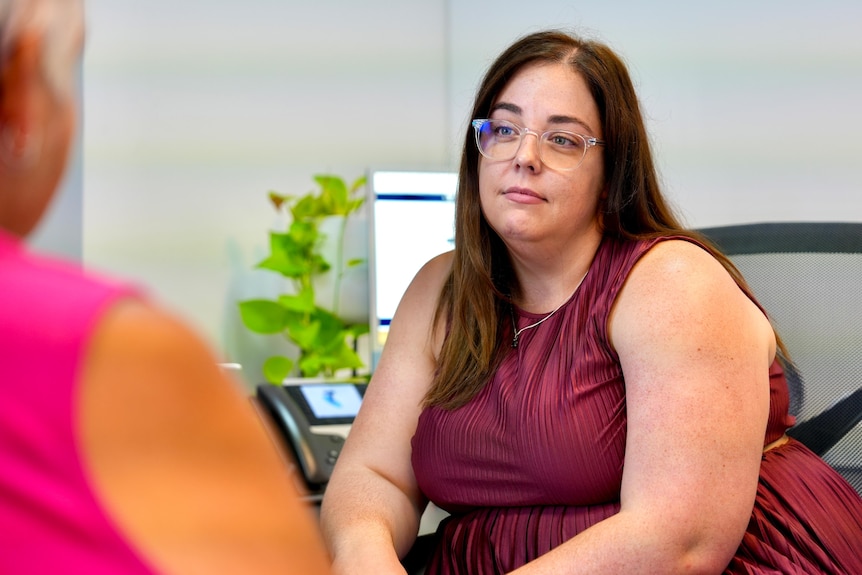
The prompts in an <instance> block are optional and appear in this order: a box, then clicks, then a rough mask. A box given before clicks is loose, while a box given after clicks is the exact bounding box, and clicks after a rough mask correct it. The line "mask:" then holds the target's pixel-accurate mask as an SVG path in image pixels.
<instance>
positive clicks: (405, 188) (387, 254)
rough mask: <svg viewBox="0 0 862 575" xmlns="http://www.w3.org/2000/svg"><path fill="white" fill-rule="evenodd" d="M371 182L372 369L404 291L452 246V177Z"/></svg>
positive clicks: (383, 175)
mask: <svg viewBox="0 0 862 575" xmlns="http://www.w3.org/2000/svg"><path fill="white" fill-rule="evenodd" d="M368 181H369V193H370V197H369V203H370V208H371V209H370V210H369V225H368V229H369V232H370V245H369V249H368V254H369V256H368V268H369V280H370V289H369V294H370V296H371V302H370V306H369V308H370V312H371V318H370V320H371V321H370V324H371V338H370V339H371V369H372V370H374V368H376V367H377V360H378V358H379V357H380V353H381V352H382V351H383V346H384V344H385V343H386V336H387V335H388V334H389V323H390V322H391V321H392V316H393V315H394V314H395V309H396V308H397V307H398V302H400V301H401V296H402V295H404V292H405V290H406V289H407V286H408V285H409V284H410V281H411V280H412V279H413V276H414V275H416V272H418V271H419V268H421V267H422V265H423V264H425V262H427V261H428V260H430V259H431V258H433V257H434V256H436V255H438V254H441V253H443V252H447V251H449V250H451V249H452V248H453V247H454V245H455V239H454V235H455V234H454V223H455V191H456V189H457V187H458V175H457V174H455V173H452V172H407V171H397V172H396V171H372V172H371V173H370V174H369V177H368Z"/></svg>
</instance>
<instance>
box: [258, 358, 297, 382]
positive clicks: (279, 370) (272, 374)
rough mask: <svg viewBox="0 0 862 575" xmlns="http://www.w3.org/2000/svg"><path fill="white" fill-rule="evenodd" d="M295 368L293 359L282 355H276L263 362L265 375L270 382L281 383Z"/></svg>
mask: <svg viewBox="0 0 862 575" xmlns="http://www.w3.org/2000/svg"><path fill="white" fill-rule="evenodd" d="M291 369H293V361H292V360H291V359H289V358H286V357H284V356H282V355H274V356H272V357H270V358H268V359H267V360H266V361H265V362H263V376H264V377H265V378H266V380H267V381H268V382H270V383H281V382H282V381H284V378H285V377H287V376H288V375H289V374H290V370H291Z"/></svg>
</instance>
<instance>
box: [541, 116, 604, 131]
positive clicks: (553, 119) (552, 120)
mask: <svg viewBox="0 0 862 575" xmlns="http://www.w3.org/2000/svg"><path fill="white" fill-rule="evenodd" d="M548 123H549V124H578V125H579V126H581V127H582V128H583V129H585V130H586V131H588V132H590V133H592V132H593V130H592V128H591V127H590V125H589V124H587V123H586V122H584V121H583V120H581V119H580V118H577V117H575V116H565V115H554V116H550V117H549V118H548Z"/></svg>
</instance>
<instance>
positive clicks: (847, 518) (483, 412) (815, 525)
mask: <svg viewBox="0 0 862 575" xmlns="http://www.w3.org/2000/svg"><path fill="white" fill-rule="evenodd" d="M664 239H668V238H664ZM657 241H661V239H659V240H651V241H644V242H628V241H618V240H613V239H610V238H605V239H604V240H603V242H602V244H601V246H600V247H599V250H598V252H597V253H596V256H595V258H594V260H593V263H592V265H591V267H590V270H589V272H588V273H587V276H586V277H585V279H584V281H583V283H582V284H581V286H580V287H579V288H578V290H577V291H576V292H575V293H574V294H573V295H572V297H571V298H570V300H569V301H568V302H566V303H565V304H564V305H563V306H562V307H561V308H560V309H559V310H558V311H557V312H556V313H555V314H554V315H553V316H551V317H550V318H548V319H547V320H546V321H543V322H542V323H541V324H539V325H537V326H536V327H534V328H530V329H526V330H525V331H523V332H522V333H521V334H520V338H519V344H518V347H517V348H512V347H511V346H510V342H511V337H512V334H513V333H514V328H513V326H511V325H508V322H506V323H504V328H503V342H502V344H501V345H505V346H506V347H507V350H508V352H507V355H506V357H505V359H504V360H503V362H502V365H501V366H500V368H499V370H498V371H497V373H496V374H495V377H494V378H493V379H492V381H490V382H489V383H488V384H487V385H486V386H485V387H484V388H483V390H482V391H481V392H480V393H479V394H478V395H477V396H476V397H475V398H473V400H471V401H470V402H469V403H468V404H467V405H465V406H463V407H461V408H459V409H456V410H444V409H439V408H428V409H425V410H424V411H423V412H422V414H421V415H420V418H419V422H418V426H417V430H416V433H415V435H414V437H413V442H412V446H413V455H412V457H413V468H414V472H415V474H416V478H417V481H418V484H419V487H420V489H422V491H423V493H424V494H425V495H426V496H427V497H428V498H429V499H430V500H431V501H433V502H434V503H435V504H436V505H438V506H439V507H441V508H443V509H445V510H447V511H449V512H450V513H451V514H452V515H451V517H449V518H448V519H447V520H446V521H445V522H444V523H443V524H441V526H440V528H439V532H438V534H439V536H440V543H439V545H438V548H437V550H436V553H435V555H434V557H433V559H432V562H431V565H430V566H429V568H428V570H427V573H428V574H429V575H435V574H439V575H468V574H469V575H490V574H499V573H506V572H508V571H511V570H513V569H516V568H517V567H519V566H521V565H523V564H525V563H527V562H529V561H531V560H532V559H534V558H536V557H538V556H540V555H542V554H544V553H546V552H548V551H549V550H551V549H553V548H554V547H556V546H557V545H560V544H561V543H563V542H565V541H566V540H568V539H570V538H572V537H574V536H575V535H577V534H578V533H580V532H582V531H583V530H585V529H587V528H588V527H590V526H591V525H594V524H595V523H597V522H599V521H602V520H603V519H606V518H607V517H610V516H611V515H613V514H615V513H617V512H618V511H619V498H620V486H621V481H622V471H623V457H624V453H625V444H626V405H625V382H624V381H623V375H622V370H621V368H620V364H619V360H618V358H617V357H616V354H615V353H614V351H613V350H612V349H611V347H610V344H609V340H608V337H607V330H606V328H607V320H608V315H609V312H610V309H611V306H612V305H613V302H614V300H615V299H616V296H617V294H618V293H619V290H620V289H621V288H622V286H623V284H624V282H625V280H626V278H627V277H628V274H629V272H630V271H631V269H632V267H633V266H634V264H635V263H636V262H637V261H638V259H639V258H640V257H641V256H642V255H643V254H644V253H645V252H646V251H647V250H649V248H650V247H652V246H653V245H654V244H655V243H656V242H657ZM514 312H515V313H514V322H515V323H516V324H517V328H518V329H520V328H523V327H525V326H528V325H530V324H532V323H535V322H536V321H538V320H540V319H542V318H543V317H545V314H531V313H527V312H524V311H522V310H518V309H515V310H514ZM770 386H771V401H772V406H771V410H770V419H769V424H768V429H767V433H766V437H765V438H764V444H767V443H770V442H771V441H773V440H775V439H776V438H778V437H780V436H781V435H782V434H783V433H784V431H785V430H786V429H787V427H788V426H789V425H792V423H793V418H792V416H790V415H789V414H788V413H787V406H788V403H789V401H788V392H787V384H786V380H785V378H784V376H783V372H782V371H781V368H780V366H779V365H778V364H777V363H776V364H775V365H773V368H772V370H771V371H770ZM693 424H696V422H693ZM836 516H839V517H841V520H839V521H837V522H836ZM827 519H828V521H827ZM825 523H828V525H827V524H825ZM836 523H837V524H836ZM860 553H862V500H860V499H859V497H858V495H857V494H856V492H855V491H853V489H852V487H850V486H849V484H847V482H846V481H844V480H843V479H842V478H841V477H840V475H838V474H837V473H836V472H834V471H833V470H832V469H831V468H830V467H829V466H828V465H826V464H825V463H823V462H822V461H821V460H820V459H819V458H818V457H816V456H815V455H813V454H812V453H811V452H810V451H808V450H807V449H806V448H805V447H803V446H801V445H800V444H798V443H796V442H791V443H790V444H786V445H785V446H782V447H781V448H779V449H776V450H772V451H769V452H767V453H766V454H765V455H764V462H763V471H762V473H761V485H760V487H759V489H758V495H757V503H756V505H755V509H754V512H753V514H752V519H751V525H750V526H749V529H748V532H747V533H746V535H745V539H744V540H743V542H742V545H741V547H740V550H739V553H738V554H737V556H736V557H735V558H734V560H733V562H731V564H730V565H729V566H728V570H727V571H726V573H731V574H737V573H835V574H843V573H846V574H848V575H862V559H860ZM800 569H801V570H800ZM812 569H813V570H812Z"/></svg>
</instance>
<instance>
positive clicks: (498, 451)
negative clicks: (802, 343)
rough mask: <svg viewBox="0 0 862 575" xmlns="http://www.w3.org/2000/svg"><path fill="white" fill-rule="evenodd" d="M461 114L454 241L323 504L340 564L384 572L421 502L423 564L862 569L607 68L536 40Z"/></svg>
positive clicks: (715, 260) (781, 380)
mask: <svg viewBox="0 0 862 575" xmlns="http://www.w3.org/2000/svg"><path fill="white" fill-rule="evenodd" d="M479 26H481V24H480V25H479ZM471 118H472V122H471V125H469V126H468V133H467V134H466V137H465V140H464V148H463V154H462V161H461V168H460V173H459V177H458V192H457V198H456V214H455V249H454V252H448V253H445V254H442V255H440V256H438V257H436V258H434V259H432V260H431V261H430V262H428V263H427V264H426V265H425V266H424V267H423V268H422V269H421V270H420V271H419V272H418V274H417V275H416V278H415V279H414V281H413V282H412V283H411V285H410V287H409V288H408V289H407V291H406V293H405V294H404V296H403V299H402V300H401V303H400V304H399V306H398V310H397V312H396V313H395V318H394V319H393V321H392V324H391V328H390V332H389V336H388V339H387V341H386V346H385V348H384V351H383V354H382V356H381V359H380V362H379V364H378V366H377V369H376V370H375V372H374V376H373V378H372V380H371V383H370V385H369V386H368V390H367V393H366V395H365V398H364V400H363V403H362V408H361V409H360V412H359V414H358V416H357V418H356V420H355V422H354V424H353V427H352V429H351V432H350V435H349V437H348V439H347V442H346V444H345V446H344V450H343V451H342V453H341V455H340V457H339V460H338V463H337V464H336V466H335V470H334V473H333V475H332V479H331V481H330V483H329V485H328V486H327V489H326V493H325V495H324V500H323V507H322V510H321V513H322V521H323V524H322V525H323V529H324V535H325V537H326V538H327V542H328V544H329V546H330V552H331V553H332V555H333V559H334V569H335V571H336V572H337V573H339V574H343V575H384V574H385V575H389V574H398V573H400V574H403V573H404V569H402V567H401V565H400V564H399V556H404V555H405V554H406V553H407V551H408V549H409V548H410V547H411V545H412V544H413V541H414V538H415V537H416V534H417V526H418V523H419V516H420V513H421V512H422V509H423V508H424V506H425V503H426V502H427V501H428V500H430V501H432V502H434V503H436V504H437V505H438V506H439V507H442V508H443V509H445V510H446V511H449V512H450V513H451V515H450V517H448V518H447V519H445V520H444V521H443V522H442V524H441V525H440V527H439V529H438V531H437V535H438V537H439V543H438V544H437V546H436V549H435V552H434V554H433V558H432V560H431V563H430V565H429V567H428V571H427V573H428V574H429V575H431V574H433V575H439V574H446V575H455V574H458V575H467V574H469V575H491V574H500V573H512V574H518V575H528V574H537V575H540V574H541V575H551V574H553V575H563V574H570V575H574V574H581V573H583V574H589V575H598V574H610V573H615V574H626V575H630V574H634V573H646V574H651V575H652V574H657V573H713V574H715V573H722V572H724V573H734V574H753V573H763V574H766V573H769V574H777V573H786V574H790V573H793V574H802V573H806V574H813V573H830V574H843V575H859V574H860V573H862V554H860V550H862V500H860V498H859V496H858V495H857V493H856V492H855V491H854V490H853V488H852V487H851V486H850V485H849V484H848V483H847V481H845V480H844V478H842V477H841V476H840V475H839V474H838V473H837V472H836V471H835V470H834V469H832V468H831V467H829V466H828V465H827V464H826V463H825V462H823V460H821V459H820V458H818V457H817V456H816V455H815V454H814V453H812V452H811V451H809V450H808V449H807V448H806V447H805V446H804V445H802V444H801V443H799V442H797V441H795V440H793V439H791V438H789V437H788V436H786V435H785V433H784V432H785V430H786V429H787V428H788V427H789V426H790V425H792V424H793V418H792V417H791V416H790V415H789V414H788V389H787V383H786V379H785V376H784V369H785V367H787V365H788V363H787V362H786V361H784V359H783V358H782V355H783V354H782V352H781V351H780V350H781V349H782V345H781V344H780V340H778V339H777V338H776V335H775V333H774V331H773V329H772V327H771V325H770V323H769V321H768V319H767V317H766V315H765V313H764V311H763V310H762V309H761V308H760V306H759V305H758V304H757V303H756V302H755V301H754V298H753V296H752V294H751V292H750V290H749V289H748V288H747V287H746V285H745V282H744V281H743V279H742V278H741V276H740V275H739V273H738V271H737V270H736V269H735V268H734V267H733V265H732V264H731V263H730V261H729V260H728V259H727V258H726V257H724V256H723V255H722V254H721V253H719V252H718V251H717V250H716V249H715V248H714V247H711V246H710V245H709V244H708V243H707V242H706V241H705V240H704V239H703V238H701V237H700V236H699V235H698V234H696V233H694V232H691V231H689V230H686V229H685V228H683V227H682V226H681V225H680V224H679V223H678V222H677V219H676V218H675V216H674V215H673V213H672V212H671V210H670V209H669V207H668V205H667V202H666V201H665V199H664V197H663V196H662V194H661V191H660V188H659V185H658V179H657V177H656V173H655V169H654V165H653V161H652V154H651V151H650V146H649V138H648V136H647V134H646V130H645V127H644V122H643V117H642V115H641V112H640V107H639V104H638V100H637V97H636V94H635V91H634V87H633V86H632V83H631V80H630V78H629V74H628V72H627V70H626V67H625V65H624V63H623V62H622V60H621V59H620V58H619V57H618V56H617V55H616V54H615V53H614V52H613V51H611V50H610V49H609V48H608V47H607V46H605V45H603V44H601V43H598V42H594V41H589V40H581V39H579V38H576V37H573V36H570V35H567V34H563V33H559V32H555V31H548V32H540V33H536V34H532V35H530V36H527V37H525V38H522V39H520V40H518V41H516V42H515V43H514V44H512V45H511V46H510V47H509V48H508V49H506V50H505V51H504V52H503V53H502V54H501V55H500V57H499V58H498V59H497V60H496V61H495V62H494V63H493V64H492V65H491V67H490V68H489V70H488V73H487V74H486V76H485V79H484V80H483V82H482V83H481V85H480V88H479V91H478V93H477V96H476V100H475V103H474V107H473V110H472V115H471ZM420 125H421V122H420ZM785 357H786V356H785Z"/></svg>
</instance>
